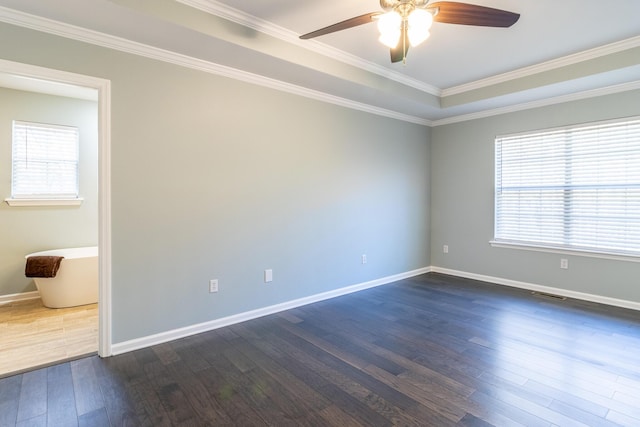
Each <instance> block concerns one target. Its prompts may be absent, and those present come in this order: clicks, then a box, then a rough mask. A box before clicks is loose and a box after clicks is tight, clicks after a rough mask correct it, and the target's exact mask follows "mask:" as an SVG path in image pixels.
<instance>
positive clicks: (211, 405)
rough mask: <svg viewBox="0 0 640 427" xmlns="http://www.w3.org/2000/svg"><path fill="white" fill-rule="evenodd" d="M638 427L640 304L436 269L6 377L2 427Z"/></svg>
mask: <svg viewBox="0 0 640 427" xmlns="http://www.w3.org/2000/svg"><path fill="white" fill-rule="evenodd" d="M13 425H18V426H26V425H42V426H45V425H46V426H75V425H79V426H265V425H269V426H340V427H344V426H392V425H402V426H467V427H471V426H473V427H488V426H499V427H503V426H544V427H551V426H562V427H571V426H591V427H593V426H602V427H606V426H620V425H623V426H640V312H636V311H631V310H624V309H620V308H613V307H609V306H603V305H598V304H594V303H588V302H581V301H576V300H570V299H568V300H565V301H558V300H554V299H551V298H547V297H544V296H534V295H531V294H530V293H529V292H526V291H524V290H517V289H511V288H506V287H501V286H497V285H491V284H486V283H481V282H475V281H472V280H466V279H460V278H454V277H450V276H444V275H439V274H434V273H430V274H426V275H423V276H419V277H415V278H412V279H407V280H403V281H400V282H397V283H394V284H390V285H386V286H381V287H378V288H374V289H369V290H366V291H362V292H358V293H355V294H351V295H347V296H343V297H339V298H335V299H332V300H328V301H323V302H320V303H316V304H311V305H308V306H305V307H300V308H297V309H293V310H289V311H286V312H282V313H279V314H276V315H271V316H266V317H263V318H260V319H256V320H252V321H248V322H245V323H242V324H237V325H233V326H230V327H226V328H221V329H217V330H215V331H211V332H207V333H203V334H200V335H196V336H192V337H188V338H185V339H181V340H177V341H173V342H170V343H165V344H161V345H157V346H154V347H151V348H146V349H141V350H137V351H134V352H130V353H126V354H122V355H119V356H115V357H111V358H107V359H100V358H98V357H96V356H94V357H88V358H83V359H79V360H76V361H72V362H67V363H63V364H59V365H55V366H51V367H48V368H46V369H39V370H34V371H30V372H27V373H23V374H21V375H15V376H12V377H8V378H4V379H2V380H0V426H13Z"/></svg>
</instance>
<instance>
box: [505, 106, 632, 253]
mask: <svg viewBox="0 0 640 427" xmlns="http://www.w3.org/2000/svg"><path fill="white" fill-rule="evenodd" d="M495 203H496V205H495V239H494V243H498V244H500V243H503V244H515V245H522V246H534V247H543V248H551V249H554V248H555V249H563V250H577V251H584V252H593V253H599V254H602V253H606V254H619V255H631V256H634V257H638V256H640V118H638V117H635V118H630V119H624V120H615V121H608V122H599V123H590V124H584V125H579V126H572V127H566V128H560V129H549V130H544V131H539V132H534V133H525V134H518V135H508V136H501V137H498V138H496V188H495Z"/></svg>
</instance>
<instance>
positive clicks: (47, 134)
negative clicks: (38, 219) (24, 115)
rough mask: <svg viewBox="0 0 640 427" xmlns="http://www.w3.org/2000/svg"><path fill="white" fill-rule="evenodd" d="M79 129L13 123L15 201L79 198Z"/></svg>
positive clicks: (12, 193) (13, 185) (12, 176)
mask: <svg viewBox="0 0 640 427" xmlns="http://www.w3.org/2000/svg"><path fill="white" fill-rule="evenodd" d="M78 157H79V156H78V129H77V128H75V127H71V126H60V125H50V124H42V123H32V122H23V121H14V122H13V156H12V159H13V160H12V163H13V164H12V175H11V198H12V199H77V198H78Z"/></svg>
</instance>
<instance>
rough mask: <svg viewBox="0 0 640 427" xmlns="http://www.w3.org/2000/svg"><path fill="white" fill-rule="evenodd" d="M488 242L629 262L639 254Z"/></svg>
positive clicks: (517, 247) (493, 244) (496, 246)
mask: <svg viewBox="0 0 640 427" xmlns="http://www.w3.org/2000/svg"><path fill="white" fill-rule="evenodd" d="M489 244H490V245H491V246H492V247H494V248H505V249H517V250H523V251H533V252H546V253H552V254H560V255H573V256H581V257H588V258H600V259H610V260H615V261H630V262H640V256H638V255H635V254H633V255H632V254H628V255H626V254H623V253H617V252H603V251H597V252H596V251H590V250H586V249H566V248H557V247H553V246H543V245H534V244H526V243H521V242H518V243H516V242H507V241H499V240H490V241H489Z"/></svg>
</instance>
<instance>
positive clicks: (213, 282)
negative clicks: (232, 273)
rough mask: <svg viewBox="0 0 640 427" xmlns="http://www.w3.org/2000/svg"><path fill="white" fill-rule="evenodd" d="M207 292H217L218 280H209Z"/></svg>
mask: <svg viewBox="0 0 640 427" xmlns="http://www.w3.org/2000/svg"><path fill="white" fill-rule="evenodd" d="M209 292H210V293H214V292H218V279H211V280H209Z"/></svg>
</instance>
